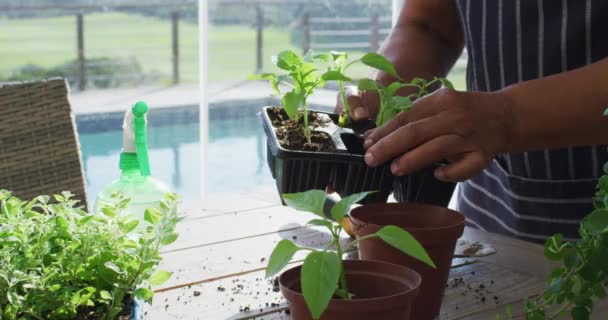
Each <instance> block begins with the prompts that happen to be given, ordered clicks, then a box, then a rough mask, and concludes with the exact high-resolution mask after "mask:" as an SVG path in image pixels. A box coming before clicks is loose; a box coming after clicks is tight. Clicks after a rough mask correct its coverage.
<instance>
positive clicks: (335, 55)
mask: <svg viewBox="0 0 608 320" xmlns="http://www.w3.org/2000/svg"><path fill="white" fill-rule="evenodd" d="M329 53H330V54H331V57H332V59H333V60H334V63H335V64H336V65H337V66H339V67H342V65H344V63H345V62H346V60H348V53H346V52H342V51H333V50H332V51H330V52H329Z"/></svg>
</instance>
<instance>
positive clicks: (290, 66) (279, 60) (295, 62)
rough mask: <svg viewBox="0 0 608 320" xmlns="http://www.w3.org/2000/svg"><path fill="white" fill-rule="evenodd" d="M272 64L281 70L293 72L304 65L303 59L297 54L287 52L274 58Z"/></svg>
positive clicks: (282, 52)
mask: <svg viewBox="0 0 608 320" xmlns="http://www.w3.org/2000/svg"><path fill="white" fill-rule="evenodd" d="M272 62H273V63H274V64H275V65H276V66H277V67H279V68H280V69H283V70H287V71H292V70H295V69H296V68H297V67H298V66H299V65H300V64H302V59H300V57H299V56H298V55H297V54H296V53H295V52H293V51H291V50H285V51H281V52H280V53H279V54H278V55H277V56H275V57H273V58H272Z"/></svg>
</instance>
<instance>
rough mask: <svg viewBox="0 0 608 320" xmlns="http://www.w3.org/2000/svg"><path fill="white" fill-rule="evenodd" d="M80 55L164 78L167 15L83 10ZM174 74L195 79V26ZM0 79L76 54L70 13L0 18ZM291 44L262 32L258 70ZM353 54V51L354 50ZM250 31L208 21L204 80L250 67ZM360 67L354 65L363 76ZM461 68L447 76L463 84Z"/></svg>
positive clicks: (186, 30) (281, 33) (276, 33)
mask: <svg viewBox="0 0 608 320" xmlns="http://www.w3.org/2000/svg"><path fill="white" fill-rule="evenodd" d="M84 30H85V55H86V56H87V57H89V58H93V57H120V58H130V57H135V58H137V60H138V61H139V62H140V64H141V65H142V67H143V69H144V71H145V72H148V73H150V72H155V73H161V74H162V75H163V76H164V79H165V80H164V81H166V82H168V81H169V79H170V75H171V74H172V71H171V25H170V21H169V20H162V19H158V18H151V17H144V16H141V15H132V14H126V13H117V12H108V13H92V14H87V15H86V16H85V18H84ZM179 41H180V73H181V75H182V79H183V81H188V82H194V81H197V80H198V27H197V25H195V24H192V23H187V22H182V23H181V24H180V39H179ZM0 43H2V46H1V47H0V79H3V78H6V77H7V76H8V75H9V74H10V73H11V72H12V71H13V70H15V69H18V68H19V67H21V66H23V65H25V64H37V65H41V66H44V67H52V66H56V65H59V64H62V63H64V62H66V61H68V60H72V59H75V58H76V17H75V16H62V17H53V18H35V19H5V18H0ZM285 49H294V50H298V49H297V48H295V47H294V46H293V45H292V43H291V41H290V35H289V32H288V31H287V30H285V29H278V28H267V29H265V31H264V48H263V56H264V69H266V70H265V71H270V70H273V69H274V68H273V67H272V66H271V61H270V56H271V55H273V54H275V53H277V52H279V51H281V50H285ZM354 55H355V56H356V55H357V53H355V54H354ZM255 59H256V57H255V30H254V29H253V28H252V27H246V26H211V27H210V29H209V70H208V72H209V73H208V74H209V80H210V81H213V82H215V81H223V80H239V79H245V78H246V77H247V75H248V74H250V73H252V72H254V70H255ZM366 73H367V71H365V70H362V69H360V70H354V74H356V75H361V76H363V75H365V74H366ZM462 75H463V73H462V71H459V72H455V74H454V75H453V76H452V77H451V78H452V79H453V80H454V81H455V84H456V86H457V87H458V88H461V89H463V88H464V87H463V86H464V79H463V76H462Z"/></svg>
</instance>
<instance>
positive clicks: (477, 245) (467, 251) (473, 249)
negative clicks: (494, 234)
mask: <svg viewBox="0 0 608 320" xmlns="http://www.w3.org/2000/svg"><path fill="white" fill-rule="evenodd" d="M482 248H483V243H480V242H475V243H473V244H471V246H469V247H468V248H466V249H465V250H464V251H463V252H462V253H464V254H465V255H467V256H472V255H475V254H477V252H478V251H479V250H481V249H482Z"/></svg>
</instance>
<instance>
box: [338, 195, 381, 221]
mask: <svg viewBox="0 0 608 320" xmlns="http://www.w3.org/2000/svg"><path fill="white" fill-rule="evenodd" d="M374 192H375V191H371V192H361V193H356V194H353V195H350V196H348V197H346V198H344V199H342V200H340V201H338V203H336V204H335V205H334V206H333V207H332V208H331V217H332V218H333V219H334V221H336V222H338V223H339V222H340V221H342V218H344V216H346V214H347V213H348V211H349V210H350V208H351V207H352V206H353V205H354V204H355V203H357V202H359V201H361V200H363V199H365V197H367V196H368V195H369V194H372V193H374Z"/></svg>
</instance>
